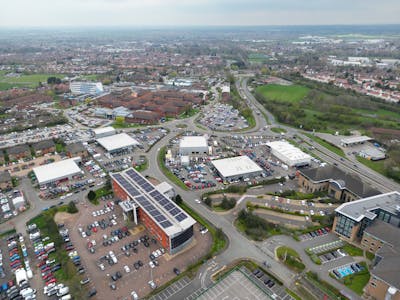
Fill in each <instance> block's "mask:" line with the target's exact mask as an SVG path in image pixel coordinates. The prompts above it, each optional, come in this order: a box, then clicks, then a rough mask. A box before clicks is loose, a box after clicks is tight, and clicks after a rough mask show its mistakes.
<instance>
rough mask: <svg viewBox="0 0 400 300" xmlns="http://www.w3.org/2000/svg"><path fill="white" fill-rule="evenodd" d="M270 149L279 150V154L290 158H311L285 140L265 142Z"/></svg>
mask: <svg viewBox="0 0 400 300" xmlns="http://www.w3.org/2000/svg"><path fill="white" fill-rule="evenodd" d="M267 146H269V147H270V148H271V149H272V150H274V151H277V152H279V153H280V154H281V155H283V156H285V157H286V158H288V159H290V160H298V159H311V156H310V155H308V154H307V153H304V152H303V151H301V150H300V149H299V148H297V147H295V146H293V145H292V144H290V143H288V142H286V141H274V142H269V143H267Z"/></svg>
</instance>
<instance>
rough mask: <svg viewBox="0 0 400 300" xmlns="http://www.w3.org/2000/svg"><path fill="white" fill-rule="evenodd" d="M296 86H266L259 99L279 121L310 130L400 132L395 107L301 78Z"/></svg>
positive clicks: (399, 116) (257, 92) (259, 90)
mask: <svg viewBox="0 0 400 300" xmlns="http://www.w3.org/2000/svg"><path fill="white" fill-rule="evenodd" d="M297 82H298V83H297ZM296 83H297V84H294V85H290V86H284V85H277V84H268V85H262V86H259V87H257V88H256V90H255V96H256V98H257V100H258V101H259V102H260V103H262V104H263V105H264V106H265V108H266V109H267V110H269V111H271V112H272V113H273V114H274V115H275V117H276V118H277V120H278V121H279V122H281V123H284V124H288V125H291V126H294V127H298V128H299V127H300V128H303V129H305V130H308V131H312V130H316V131H321V132H330V133H335V132H336V131H339V132H341V133H342V134H347V133H349V131H351V130H352V129H358V130H368V129H369V128H371V127H378V128H391V129H400V123H399V122H398V120H399V119H400V108H399V107H398V106H396V105H394V104H391V103H386V102H384V101H378V100H372V99H371V98H369V97H367V96H363V95H357V94H349V93H346V91H343V90H341V89H339V88H336V87H333V86H328V85H323V84H319V83H315V82H312V83H309V82H308V81H306V80H303V79H300V78H296ZM376 111H379V113H377V114H375V112H376Z"/></svg>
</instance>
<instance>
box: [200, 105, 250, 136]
mask: <svg viewBox="0 0 400 300" xmlns="http://www.w3.org/2000/svg"><path fill="white" fill-rule="evenodd" d="M199 123H200V124H202V125H204V126H206V127H208V128H210V129H211V130H220V131H232V130H238V129H243V128H246V127H248V126H249V125H248V123H247V121H246V119H245V118H244V117H243V116H241V115H240V114H239V111H238V110H237V109H235V108H233V107H232V105H229V104H222V103H218V102H216V103H213V104H212V105H209V106H206V107H205V108H204V114H203V117H202V118H201V119H200V120H199Z"/></svg>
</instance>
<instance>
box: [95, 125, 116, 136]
mask: <svg viewBox="0 0 400 300" xmlns="http://www.w3.org/2000/svg"><path fill="white" fill-rule="evenodd" d="M93 132H94V134H96V135H98V134H102V133H109V132H115V128H114V127H112V126H107V127H100V128H96V129H93Z"/></svg>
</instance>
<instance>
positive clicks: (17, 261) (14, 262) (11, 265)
mask: <svg viewBox="0 0 400 300" xmlns="http://www.w3.org/2000/svg"><path fill="white" fill-rule="evenodd" d="M20 263H21V261H20V260H19V259H17V260H14V261H13V262H12V263H10V267H11V268H12V267H13V266H15V265H17V264H20Z"/></svg>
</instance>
